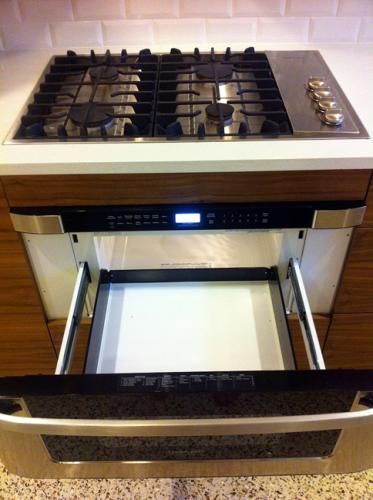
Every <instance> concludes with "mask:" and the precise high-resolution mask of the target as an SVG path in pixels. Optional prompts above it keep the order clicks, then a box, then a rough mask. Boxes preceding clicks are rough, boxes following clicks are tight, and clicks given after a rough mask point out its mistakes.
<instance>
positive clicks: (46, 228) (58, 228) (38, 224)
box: [10, 213, 65, 234]
mask: <svg viewBox="0 0 373 500" xmlns="http://www.w3.org/2000/svg"><path fill="white" fill-rule="evenodd" d="M10 218H11V220H12V224H13V227H14V229H15V230H16V231H17V232H18V233H31V234H63V233H64V232H65V231H64V228H63V224H62V219H61V217H60V216H59V215H25V214H14V213H10Z"/></svg>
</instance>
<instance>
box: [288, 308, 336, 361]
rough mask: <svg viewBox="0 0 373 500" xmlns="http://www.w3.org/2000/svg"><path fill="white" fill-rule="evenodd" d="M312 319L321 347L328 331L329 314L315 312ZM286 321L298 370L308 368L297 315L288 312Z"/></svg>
mask: <svg viewBox="0 0 373 500" xmlns="http://www.w3.org/2000/svg"><path fill="white" fill-rule="evenodd" d="M313 320H314V322H315V327H316V331H317V336H318V337H319V342H320V346H321V348H322V347H323V345H324V341H325V337H326V334H327V331H328V327H329V323H330V318H329V316H324V315H322V314H315V315H314V316H313ZM288 323H289V329H290V335H291V340H292V343H293V348H294V354H295V359H296V361H297V367H298V369H299V370H308V369H309V367H310V366H309V363H308V359H307V353H306V348H305V347H304V341H303V336H302V332H301V329H300V325H299V320H298V317H297V315H296V314H290V315H289V316H288Z"/></svg>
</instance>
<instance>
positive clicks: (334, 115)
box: [320, 109, 345, 127]
mask: <svg viewBox="0 0 373 500" xmlns="http://www.w3.org/2000/svg"><path fill="white" fill-rule="evenodd" d="M344 119H345V117H344V116H343V113H342V110H341V109H330V110H327V111H325V113H320V120H321V121H322V122H324V123H325V124H326V125H332V126H334V127H337V126H338V125H342V123H343V120H344Z"/></svg>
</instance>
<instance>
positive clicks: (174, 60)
mask: <svg viewBox="0 0 373 500" xmlns="http://www.w3.org/2000/svg"><path fill="white" fill-rule="evenodd" d="M291 133H292V131H291V126H290V122H289V119H288V116H287V113H286V110H285V107H284V104H283V101H282V99H281V95H280V92H279V90H278V87H277V85H276V81H275V79H274V77H273V74H272V70H271V67H270V65H269V62H268V59H267V57H266V55H265V54H264V53H260V52H255V51H254V49H253V48H248V49H246V50H245V51H244V52H232V51H231V50H230V49H229V48H228V49H227V50H226V51H225V53H222V54H220V53H219V54H217V53H215V51H214V49H211V51H210V52H209V53H200V51H199V50H198V49H195V50H194V52H193V53H182V52H181V51H180V50H178V49H171V51H170V53H169V54H163V55H153V54H152V53H151V51H150V50H149V49H144V50H142V51H140V52H139V54H136V55H133V54H131V55H129V54H127V52H126V51H125V50H122V52H121V53H120V54H115V55H112V54H111V53H110V52H109V51H106V53H105V54H103V55H97V54H96V53H95V52H94V51H91V52H90V54H89V55H77V54H76V53H75V52H73V51H68V52H67V54H66V55H65V56H55V57H54V59H53V60H52V63H51V64H50V66H49V68H48V71H47V72H46V74H45V76H44V80H43V82H42V83H41V84H40V86H39V89H38V91H37V92H36V93H35V94H34V96H33V102H32V103H31V104H29V105H28V108H27V113H26V114H25V115H24V116H22V118H21V125H20V127H19V129H18V131H17V133H16V136H15V139H33V140H35V139H39V140H62V141H67V140H82V139H84V140H124V139H129V138H139V137H141V138H149V139H150V138H159V139H161V138H166V139H174V138H197V139H203V138H206V139H209V138H214V137H216V138H220V137H251V136H253V137H255V136H270V137H274V136H278V135H290V134H291Z"/></svg>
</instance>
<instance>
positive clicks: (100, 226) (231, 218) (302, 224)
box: [11, 200, 366, 234]
mask: <svg viewBox="0 0 373 500" xmlns="http://www.w3.org/2000/svg"><path fill="white" fill-rule="evenodd" d="M365 208H366V207H365V204H364V202H362V201H356V200H353V201H331V202H327V201H318V202H266V203H229V204H228V203H227V204H222V203H219V204H217V203H216V204H213V203H201V204H197V203H196V204H193V205H192V204H190V205H137V206H127V205H121V206H118V205H114V206H107V205H106V206H86V207H29V208H27V207H26V208H23V207H21V208H11V218H12V222H13V226H14V229H15V230H16V231H19V232H24V233H38V234H54V233H56V234H59V233H70V232H89V231H103V232H106V231H175V230H176V231H178V230H180V231H183V230H215V229H219V230H221V229H223V230H225V229H227V230H228V229H282V228H311V227H312V228H313V227H315V228H336V227H352V226H356V225H359V224H360V223H361V220H362V217H363V215H364V211H365ZM346 224H347V225H346ZM348 224H349V225H348Z"/></svg>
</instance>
